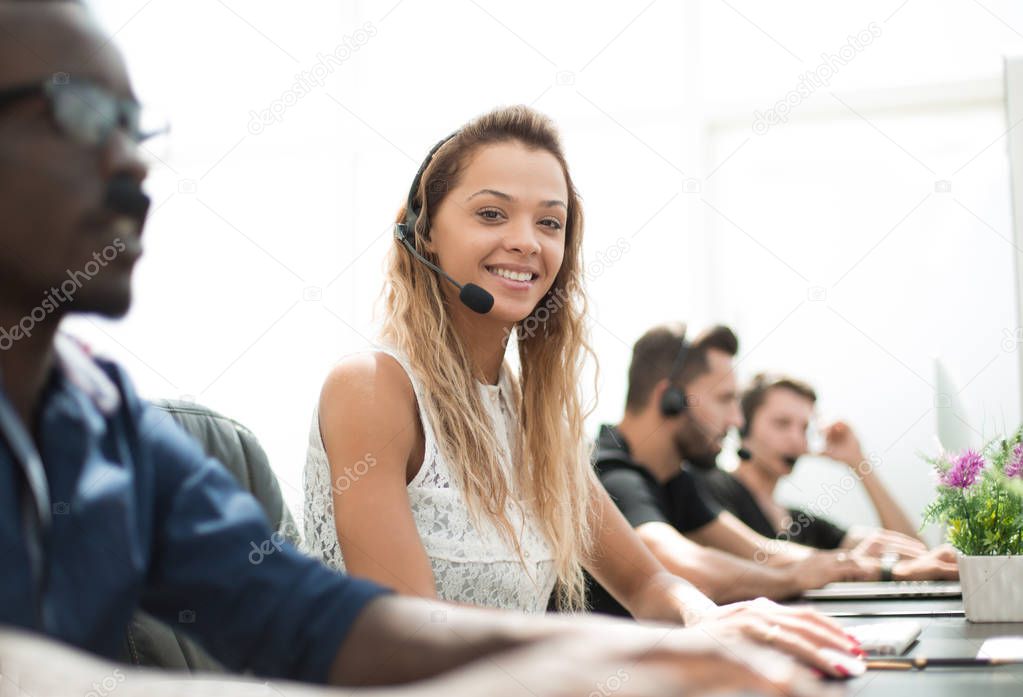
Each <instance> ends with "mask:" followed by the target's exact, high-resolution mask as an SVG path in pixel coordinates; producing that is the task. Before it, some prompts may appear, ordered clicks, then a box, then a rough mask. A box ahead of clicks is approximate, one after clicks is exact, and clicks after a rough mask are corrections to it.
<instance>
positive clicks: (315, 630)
mask: <svg viewBox="0 0 1023 697" xmlns="http://www.w3.org/2000/svg"><path fill="white" fill-rule="evenodd" d="M58 349H59V350H58V356H59V360H58V365H57V367H55V369H54V371H53V374H52V377H51V380H50V381H49V384H48V386H47V387H46V390H45V392H44V394H43V397H42V400H41V403H40V407H39V410H38V412H37V414H38V420H37V422H36V424H35V442H36V444H37V447H38V451H39V455H40V457H41V459H42V462H43V466H44V469H45V472H46V478H47V481H48V484H49V490H50V501H51V503H52V510H53V516H52V527H51V529H50V531H49V534H48V535H47V544H46V548H45V556H46V566H47V567H48V573H47V574H46V580H45V582H44V586H43V588H42V590H41V593H40V592H38V591H37V589H36V588H35V585H36V584H35V581H34V578H33V573H32V569H31V565H30V557H29V546H28V544H27V543H26V538H25V532H26V531H25V528H24V522H23V519H22V516H21V513H20V510H21V509H20V506H19V495H20V493H19V492H21V491H23V485H22V482H21V476H22V475H21V470H20V468H19V465H18V463H17V461H15V460H14V459H13V453H12V450H11V449H10V448H9V447H8V444H7V442H6V441H5V440H4V439H2V438H0V565H2V568H3V570H2V573H0V625H13V626H16V627H22V628H26V629H31V630H35V631H40V632H43V633H45V634H48V635H50V636H52V637H54V638H56V639H59V640H61V641H64V642H67V643H69V644H72V645H74V646H78V647H81V648H83V649H86V650H88V651H92V652H94V653H97V654H100V655H102V656H106V657H109V658H116V657H117V656H118V655H119V653H120V648H121V645H122V641H123V638H124V631H125V628H126V626H127V623H128V621H129V619H130V617H131V615H132V612H133V611H134V610H135V609H136V608H139V607H141V608H142V609H144V610H146V611H148V612H149V613H151V614H153V615H155V616H156V617H158V618H160V619H162V620H163V621H164V622H166V623H168V624H169V625H170V626H171V627H173V628H175V629H179V630H184V631H185V632H187V633H188V634H190V635H192V636H193V637H195V638H196V639H197V640H198V641H199V642H200V643H201V644H203V646H204V647H205V648H206V649H207V650H209V652H210V653H211V654H212V655H214V656H215V657H216V658H217V659H219V660H220V661H221V662H222V663H223V664H225V665H226V666H227V667H229V668H231V669H235V670H243V669H249V670H252V671H253V672H255V673H257V674H259V675H264V676H269V677H286V678H290V679H295V680H304V681H309V682H324V681H325V680H326V678H327V672H328V668H329V667H330V664H331V662H332V661H333V659H334V656H335V655H336V653H337V651H338V648H339V646H340V644H341V642H342V641H343V640H344V638H345V636H346V635H347V633H348V631H349V629H350V628H351V625H352V623H353V621H354V620H355V618H356V617H357V616H358V614H359V613H360V611H361V610H362V609H363V608H364V607H365V606H366V604H367V603H368V602H369V601H370V600H372V599H373V598H375V597H377V596H378V595H379V594H381V593H385V592H387V591H385V590H384V589H383V588H381V587H379V586H376V585H374V584H372V583H369V582H366V581H361V580H356V579H352V578H347V577H345V576H343V575H340V574H338V573H335V572H333V571H330V570H328V569H327V568H326V567H324V566H323V565H322V564H320V563H319V562H318V561H315V560H313V559H311V558H308V557H305V556H303V555H301V554H300V553H299V552H297V551H296V550H295V549H294V548H292V547H290V546H287V545H284V546H282V545H281V543H280V542H279V539H278V537H277V536H274V538H271V534H272V533H273V531H272V530H271V529H270V527H269V523H268V521H267V519H266V516H265V515H264V513H263V510H262V508H261V507H260V505H259V503H258V502H257V501H256V500H255V498H253V497H252V496H251V495H250V494H249V493H247V492H245V491H243V490H242V489H241V488H240V487H239V485H238V484H237V483H236V481H235V480H234V478H233V477H232V476H231V474H230V473H229V472H228V471H227V470H226V469H225V468H224V467H223V466H222V465H221V464H220V463H218V462H217V461H215V460H212V459H210V458H208V457H206V455H205V454H204V453H203V451H202V450H201V448H200V447H199V445H198V444H197V443H196V442H195V441H193V440H192V439H191V437H189V436H188V435H187V434H186V433H185V432H184V431H183V430H181V429H180V428H179V427H178V426H177V425H176V424H175V423H174V421H173V420H172V419H171V418H169V417H168V416H167V415H166V414H165V413H164V412H161V411H159V410H158V409H156V408H155V407H153V406H151V405H149V404H147V403H145V402H143V401H142V400H140V399H139V397H138V396H137V395H136V393H135V391H134V389H133V388H132V385H131V383H130V382H129V380H128V378H127V376H126V375H125V373H124V372H123V370H122V369H120V368H119V367H118V366H117V365H115V364H113V363H110V362H107V361H102V360H98V359H95V360H94V359H92V358H89V357H87V356H86V355H85V354H84V352H83V351H82V349H80V348H79V347H77V345H76V344H73V343H72V342H70V341H68V340H67V339H66V338H62V340H61V341H58ZM0 399H4V400H6V399H7V398H6V395H5V394H4V392H3V390H2V386H0ZM271 539H273V541H274V543H273V544H272V546H269V547H268V545H267V542H268V541H269V540H271ZM254 548H266V549H269V550H270V552H271V553H269V554H266V555H260V556H259V557H258V558H257V559H256V561H257V562H258V563H254V561H253V559H252V557H251V553H252V550H253V549H254ZM40 605H41V606H42V612H41V613H40V611H39V610H40ZM40 615H41V616H42V618H45V619H41V617H40ZM41 622H42V623H43V624H45V625H46V626H40V623H41Z"/></svg>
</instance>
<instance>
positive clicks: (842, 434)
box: [821, 421, 866, 468]
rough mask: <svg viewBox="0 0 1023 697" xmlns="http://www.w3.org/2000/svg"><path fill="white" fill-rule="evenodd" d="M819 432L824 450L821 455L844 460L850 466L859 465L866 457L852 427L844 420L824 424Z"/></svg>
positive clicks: (840, 460)
mask: <svg viewBox="0 0 1023 697" xmlns="http://www.w3.org/2000/svg"><path fill="white" fill-rule="evenodd" d="M821 433H822V435H823V436H824V450H823V451H822V452H821V455H824V456H825V457H829V458H831V459H832V460H837V461H838V462H844V463H845V464H846V465H848V466H849V467H852V468H856V467H859V465H860V463H861V462H863V461H864V460H865V459H866V458H864V456H863V449H862V448H861V447H860V441H859V439H858V438H857V437H856V434H855V433H853V430H852V427H851V426H849V424H847V423H845V422H844V421H836V422H835V423H833V424H829V425H827V426H825V427H824V428H823V429H822V431H821Z"/></svg>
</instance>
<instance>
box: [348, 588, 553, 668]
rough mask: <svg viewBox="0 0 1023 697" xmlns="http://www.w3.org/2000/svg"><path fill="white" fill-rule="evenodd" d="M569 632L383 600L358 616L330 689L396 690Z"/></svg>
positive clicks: (528, 621) (511, 617)
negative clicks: (376, 687)
mask: <svg viewBox="0 0 1023 697" xmlns="http://www.w3.org/2000/svg"><path fill="white" fill-rule="evenodd" d="M569 631H571V628H570V625H569V624H568V623H567V622H564V621H558V620H554V619H552V620H541V619H539V618H529V617H527V616H524V615H520V614H518V613H512V612H501V611H498V610H485V609H478V608H464V607H459V606H457V605H452V604H449V603H445V602H442V601H434V600H425V599H422V598H409V597H402V596H384V597H381V598H378V599H377V600H374V601H373V602H371V603H370V604H369V605H368V606H367V607H366V609H365V610H363V612H362V614H360V615H359V617H358V619H356V621H355V623H354V624H353V625H352V630H351V632H350V633H349V634H348V637H347V638H346V639H345V641H344V642H343V643H342V644H341V647H340V649H339V651H338V654H337V657H336V658H335V660H334V663H333V665H332V666H331V670H330V682H331V683H333V684H335V685H395V684H401V683H406V682H410V681H413V680H421V679H424V678H429V677H433V676H435V675H438V674H440V673H443V672H445V671H448V670H450V669H452V668H457V667H459V666H463V665H465V664H467V663H469V662H471V661H474V660H476V659H479V658H482V657H484V656H487V655H490V654H493V653H496V652H499V651H506V650H508V649H514V648H517V647H520V646H524V645H526V644H529V643H532V642H534V641H538V640H540V639H544V638H551V637H555V636H557V635H559V634H560V633H563V632H564V633H567V632H569Z"/></svg>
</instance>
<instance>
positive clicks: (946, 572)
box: [892, 545, 959, 581]
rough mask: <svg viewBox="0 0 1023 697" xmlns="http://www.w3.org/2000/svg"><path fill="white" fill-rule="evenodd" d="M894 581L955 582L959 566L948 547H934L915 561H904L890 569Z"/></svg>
mask: <svg viewBox="0 0 1023 697" xmlns="http://www.w3.org/2000/svg"><path fill="white" fill-rule="evenodd" d="M892 578H894V579H895V580H896V581H957V580H959V564H958V562H957V561H956V553H955V550H954V549H952V547H950V546H949V545H942V546H940V547H935V548H934V549H932V550H930V551H929V552H927V553H926V554H922V555H920V556H919V557H917V558H916V559H904V560H902V561H900V562H899V563H897V564H896V565H895V566H894V567H892Z"/></svg>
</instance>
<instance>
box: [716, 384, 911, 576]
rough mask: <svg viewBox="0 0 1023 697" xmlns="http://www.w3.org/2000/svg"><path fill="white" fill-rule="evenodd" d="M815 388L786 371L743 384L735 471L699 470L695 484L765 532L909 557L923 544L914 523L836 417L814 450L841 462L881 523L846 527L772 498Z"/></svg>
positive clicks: (797, 451) (798, 447)
mask: <svg viewBox="0 0 1023 697" xmlns="http://www.w3.org/2000/svg"><path fill="white" fill-rule="evenodd" d="M816 402H817V394H816V392H815V391H814V389H813V388H812V387H811V386H810V385H808V384H807V383H805V382H803V381H801V380H797V379H795V378H792V377H788V376H785V375H770V374H766V373H761V374H759V375H756V376H754V378H753V380H752V381H751V382H750V384H749V386H747V388H746V389H745V390H744V391H743V393H742V397H741V399H740V403H741V406H742V415H743V421H744V424H743V427H742V428H741V429H739V434H740V435H741V436H742V448H740V450H739V455H740V458H741V462H740V463H739V467H738V468H737V469H736V470H735V472H734V473H729V472H725V471H724V470H722V469H719V468H717V467H713V468H711V469H709V470H706V471H701V472H700V473H699V474H700V483H701V484H703V485H704V487H705V488H706V490H707V491H709V492H710V494H711V495H712V496H713V497H714V499H715V500H716V501H717V502H718V503H719V504H720V505H722V506H724V507H725V508H727V509H728V510H729V511H731V512H732V513H733V514H735V516H736V517H738V518H739V519H740V520H742V521H743V522H744V523H746V524H747V525H748V526H750V527H751V528H752V529H754V530H756V531H757V532H758V533H760V534H761V535H765V536H768V537H775V536H782V537H785V538H787V539H790V540H792V541H794V542H799V543H801V544H805V545H808V546H810V547H817V548H819V549H839V548H841V549H853V548H856V547H858V546H860V547H861V548H863V547H870V548H871V549H876V550H879V551H882V552H883V551H885V550H890V551H892V552H899V553H901V554H907V555H911V556H919V555H920V554H923V553H925V552H926V551H927V547H926V545H924V543H923V542H922V541H921V540H920V539H919V538H918V537H917V536H916V527H915V526H914V525H913V523H912V522H910V520H909V517H908V516H907V515H906V513H905V512H904V511H903V510H902V507H901V506H899V504H898V502H897V501H896V500H895V498H894V497H893V496H892V495H891V493H890V492H889V491H888V489H887V488H886V487H885V486H884V484H883V483H882V482H881V480H880V478H879V475H878V473H877V471H876V467H875V465H874V463H873V462H871V461H870V460H868V459H867V457H866V456H865V455H864V454H863V450H862V448H861V447H860V442H859V439H858V438H857V437H856V434H855V433H854V432H853V430H852V428H851V427H850V426H849V425H848V424H847V423H845V422H843V421H837V422H835V423H832V424H828V425H827V426H825V427H824V428H823V430H822V435H823V437H824V443H825V445H824V449H823V451H822V452H821V453H820V455H822V456H824V457H826V458H829V459H831V460H834V461H835V462H841V463H843V464H845V465H846V466H847V467H848V468H849V469H850V470H851V472H852V473H853V475H854V476H855V477H856V478H857V479H858V480H859V481H860V482H862V484H863V487H864V489H866V492H867V495H868V496H869V497H870V501H871V503H872V504H873V505H874V509H875V510H876V511H877V514H878V518H879V519H880V522H881V527H880V528H872V527H868V526H861V525H856V526H853V527H851V528H848V529H845V528H842V527H839V526H837V525H835V524H834V523H832V522H831V521H829V520H827V519H826V518H824V517H823V516H821V515H818V514H817V513H816V512H814V511H812V510H804V509H798V508H796V509H788V508H785V507H784V506H782V505H781V504H779V503H777V502H776V501H775V500H774V492H775V488H776V486H777V485H778V483H779V482H780V481H781V480H782V479H783V478H784V477H787V476H788V475H789V474H791V473H792V470H793V468H794V467H795V465H796V461H797V460H798V459H799V458H800V457H801V456H803V455H806V454H808V453H809V445H808V441H807V431H808V430H809V427H810V422H811V419H812V417H813V410H814V405H815V404H816Z"/></svg>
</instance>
